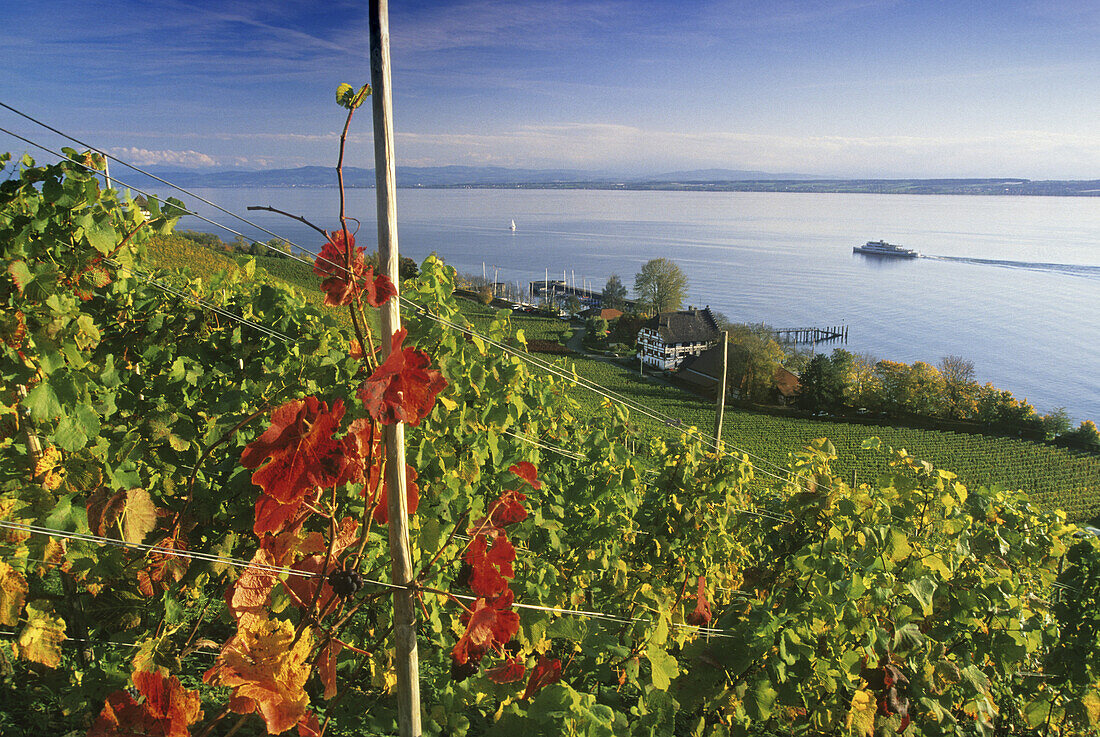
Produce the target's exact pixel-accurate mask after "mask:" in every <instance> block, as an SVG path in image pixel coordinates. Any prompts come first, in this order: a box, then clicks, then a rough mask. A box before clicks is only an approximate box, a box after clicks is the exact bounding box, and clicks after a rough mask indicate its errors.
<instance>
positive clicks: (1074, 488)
mask: <svg viewBox="0 0 1100 737" xmlns="http://www.w3.org/2000/svg"><path fill="white" fill-rule="evenodd" d="M463 310H464V311H465V312H466V314H467V316H468V317H469V318H470V319H471V320H472V321H473V322H474V323H475V324H482V325H484V324H485V323H487V322H488V319H489V315H490V314H491V312H490V311H489V310H488V309H486V308H484V307H481V306H480V305H475V304H472V303H466V302H464V303H463ZM513 324H514V325H515V327H516V328H522V329H523V331H524V333H525V335H526V337H527V338H529V339H530V338H547V339H555V338H556V337H558V336H559V335H560V334H561V333H562V331H563V330H564V329H565V323H563V322H561V321H558V320H554V319H546V318H538V317H530V316H515V317H513ZM538 357H539V358H541V359H543V360H553V357H551V356H546V355H540V356H538ZM559 362H560V363H561V364H562V365H569V366H572V367H573V368H574V369H575V370H576V372H577V374H578V375H579V376H581V377H584V378H586V379H589V380H590V381H593V382H596V383H598V384H600V385H601V386H603V387H605V388H607V389H610V390H612V391H614V392H617V393H619V394H624V395H626V396H627V397H629V398H630V399H633V400H634V401H636V402H638V403H640V404H643V405H644V406H646V407H648V408H650V409H653V410H655V411H657V412H659V413H662V414H665V415H670V416H671V417H673V418H676V419H679V420H681V421H682V422H683V423H684V424H685V425H694V426H696V427H698V428H700V429H702V430H703V431H704V432H706V433H710V432H712V431H713V427H714V405H713V403H712V402H710V401H706V400H702V399H700V398H699V397H697V396H695V395H694V394H691V393H689V392H686V391H684V390H682V389H679V388H677V387H673V386H669V385H667V384H664V383H660V382H657V381H654V380H650V379H643V378H641V377H639V376H638V373H637V372H636V371H633V370H627V369H624V368H622V367H620V366H617V365H613V364H609V363H606V362H602V361H597V360H594V359H589V358H580V357H576V358H570V359H568V360H567V361H559ZM574 398H575V399H576V400H577V401H579V402H580V403H581V404H582V405H584V406H586V407H587V408H588V409H589V411H592V412H595V409H596V407H597V406H598V403H599V401H600V400H599V397H597V396H596V395H595V394H593V393H592V392H589V391H587V390H585V389H583V388H580V387H578V388H577V389H575V390H574ZM633 418H634V420H635V421H637V422H638V424H639V425H640V426H641V427H643V428H645V429H646V430H647V431H649V432H671V430H670V429H669V428H668V427H667V426H666V425H664V424H662V423H659V422H657V421H655V420H651V419H648V418H645V417H642V416H640V415H639V414H638V413H633ZM722 430H723V431H722V439H723V441H724V442H725V443H726V447H727V449H728V450H734V449H739V450H742V451H746V452H748V453H750V454H751V455H753V456H754V457H755V458H756V459H757V460H758V461H760V462H759V463H758V464H757V465H758V468H759V469H761V470H762V472H764V475H767V473H769V472H776V471H778V469H777V468H775V466H772V465H769V462H770V463H771V464H778V465H782V464H784V463H785V462H786V460H787V458H788V455H789V454H790V452H791V451H793V450H798V449H799V448H801V447H803V446H805V445H807V444H808V443H809V442H810V441H811V440H813V439H814V438H820V437H827V438H829V440H830V441H832V443H833V444H834V446H836V449H837V452H838V454H839V459H838V461H837V462H836V464H835V466H834V468H835V469H836V471H837V472H838V473H839V474H841V475H842V476H843V477H845V478H850V477H851V475H852V473H853V472H854V473H855V474H856V478H857V480H863V481H868V480H871V479H873V478H875V477H876V476H877V475H878V474H880V473H882V472H883V471H885V470H886V461H885V459H884V457H883V455H882V454H881V453H877V452H874V451H868V450H863V449H861V447H860V446H861V444H862V443H863V441H864V440H865V439H867V438H869V437H873V436H877V437H879V438H881V439H882V441H883V443H884V444H886V445H889V446H891V447H894V448H904V449H906V450H907V451H908V452H909V453H910V454H912V455H915V456H917V457H918V458H921V459H924V460H927V461H929V462H931V463H932V464H934V465H935V466H936V467H938V468H944V469H948V470H951V471H954V472H955V473H957V474H958V475H959V478H960V480H961V481H962V482H963V483H965V484H968V485H973V484H976V485H985V486H991V485H997V486H1001V487H1004V488H1012V489H1023V490H1025V491H1027V492H1028V493H1029V494H1033V495H1035V496H1037V497H1038V498H1039V499H1040V500H1041V501H1042V502H1043V503H1044V504H1046V505H1049V506H1057V507H1060V508H1062V509H1064V510H1065V511H1066V512H1067V514H1068V515H1069V516H1070V518H1071V519H1074V520H1078V521H1085V520H1089V519H1092V518H1094V517H1096V516H1097V515H1100V458H1098V457H1096V456H1091V455H1084V454H1080V453H1074V452H1072V451H1068V450H1065V449H1062V448H1055V447H1051V446H1047V445H1042V444H1038V443H1032V442H1028V441H1023V440H1016V439H1013V438H1000V437H989V436H984V435H968V434H962V433H954V432H946V431H940V430H923V429H916V428H906V427H889V426H883V427H876V426H867V425H862V424H855V423H848V422H840V421H835V422H834V421H818V420H812V419H807V418H790V417H775V416H772V415H767V414H759V413H754V412H744V411H739V410H734V409H727V411H726V417H725V421H724V423H723V428H722ZM760 459H762V460H760Z"/></svg>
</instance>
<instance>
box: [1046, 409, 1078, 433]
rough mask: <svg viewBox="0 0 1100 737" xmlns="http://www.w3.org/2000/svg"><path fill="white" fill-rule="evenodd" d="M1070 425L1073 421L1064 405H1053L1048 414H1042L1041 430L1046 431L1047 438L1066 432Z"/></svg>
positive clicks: (1071, 425)
mask: <svg viewBox="0 0 1100 737" xmlns="http://www.w3.org/2000/svg"><path fill="white" fill-rule="evenodd" d="M1071 427H1073V423H1072V422H1071V421H1070V417H1069V412H1067V411H1066V408H1065V407H1055V408H1054V409H1052V410H1051V411H1050V413H1049V414H1045V415H1043V430H1045V431H1046V434H1047V439H1048V440H1052V439H1054V438H1056V437H1058V436H1059V435H1061V434H1062V433H1064V432H1068V431H1069V429H1070V428H1071Z"/></svg>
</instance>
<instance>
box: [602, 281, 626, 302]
mask: <svg viewBox="0 0 1100 737" xmlns="http://www.w3.org/2000/svg"><path fill="white" fill-rule="evenodd" d="M600 303H601V304H602V305H603V306H604V307H606V308H610V309H613V310H621V309H623V308H624V307H626V287H625V286H623V282H622V280H621V279H619V275H618V274H612V275H611V276H609V277H607V284H605V285H604V288H603V292H601V293H600Z"/></svg>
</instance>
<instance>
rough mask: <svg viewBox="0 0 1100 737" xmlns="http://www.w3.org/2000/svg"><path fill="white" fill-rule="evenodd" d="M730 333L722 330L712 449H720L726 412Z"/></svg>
mask: <svg viewBox="0 0 1100 737" xmlns="http://www.w3.org/2000/svg"><path fill="white" fill-rule="evenodd" d="M729 339H730V334H729V333H728V332H727V331H725V330H723V331H722V381H721V383H719V384H718V414H717V416H715V418H714V449H715V451H717V452H721V451H722V418H723V416H724V415H725V414H726V357H727V356H728V355H729V352H730V344H729Z"/></svg>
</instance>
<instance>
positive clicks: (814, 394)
mask: <svg viewBox="0 0 1100 737" xmlns="http://www.w3.org/2000/svg"><path fill="white" fill-rule="evenodd" d="M851 367H852V354H851V353H849V352H848V351H846V350H844V349H843V348H837V349H836V350H835V351H833V355H832V356H830V357H827V356H825V354H823V353H819V354H818V355H816V356H814V357H813V358H812V359H810V363H809V364H808V365H807V366H806V369H805V370H804V371H803V372H802V375H801V376H799V377H798V382H799V384H800V385H801V387H802V388H801V389H800V390H799V392H798V406H800V407H802V408H803V409H834V408H836V407H839V406H840V405H842V404H844V396H845V393H846V392H845V390H846V389H847V385H848V375H849V374H850V372H851Z"/></svg>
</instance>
